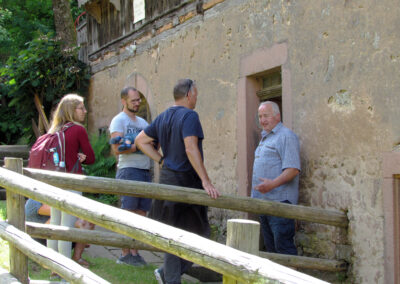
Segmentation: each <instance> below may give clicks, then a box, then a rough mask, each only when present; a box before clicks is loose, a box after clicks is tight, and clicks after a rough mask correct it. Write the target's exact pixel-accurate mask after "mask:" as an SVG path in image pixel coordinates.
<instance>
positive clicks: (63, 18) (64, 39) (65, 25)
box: [53, 0, 76, 49]
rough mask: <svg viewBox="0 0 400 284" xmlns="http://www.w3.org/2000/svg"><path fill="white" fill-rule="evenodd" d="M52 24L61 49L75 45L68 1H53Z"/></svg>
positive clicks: (74, 34)
mask: <svg viewBox="0 0 400 284" xmlns="http://www.w3.org/2000/svg"><path fill="white" fill-rule="evenodd" d="M53 12H54V24H55V26H56V32H57V37H58V38H59V39H60V40H61V44H62V48H63V49H65V48H70V47H73V46H75V45H76V32H75V28H74V21H73V19H72V14H71V7H70V4H69V0H53Z"/></svg>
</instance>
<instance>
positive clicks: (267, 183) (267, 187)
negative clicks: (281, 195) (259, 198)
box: [254, 178, 276, 193]
mask: <svg viewBox="0 0 400 284" xmlns="http://www.w3.org/2000/svg"><path fill="white" fill-rule="evenodd" d="M259 180H260V181H262V182H261V183H260V184H259V185H257V186H255V187H254V188H255V190H258V191H259V192H261V193H267V192H270V191H271V190H273V189H274V188H275V187H276V185H275V182H274V180H272V179H267V178H259Z"/></svg>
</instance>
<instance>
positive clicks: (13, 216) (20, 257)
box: [4, 158, 29, 284]
mask: <svg viewBox="0 0 400 284" xmlns="http://www.w3.org/2000/svg"><path fill="white" fill-rule="evenodd" d="M4 165H5V167H6V169H9V170H12V171H14V172H17V173H20V174H22V165H23V160H22V159H21V158H5V159H4ZM6 190H7V188H6ZM7 219H8V224H10V225H13V226H14V227H16V228H18V229H19V230H21V231H25V197H24V196H22V195H20V194H16V193H13V192H12V191H11V190H7ZM10 273H11V274H12V275H14V276H15V277H16V278H17V279H18V280H19V281H21V283H24V284H25V283H29V277H28V258H27V257H26V256H25V254H23V253H22V252H21V251H19V250H18V249H16V248H15V247H14V246H13V245H11V244H10Z"/></svg>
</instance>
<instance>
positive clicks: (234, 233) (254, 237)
mask: <svg viewBox="0 0 400 284" xmlns="http://www.w3.org/2000/svg"><path fill="white" fill-rule="evenodd" d="M259 239H260V223H258V222H256V221H252V220H244V219H231V220H228V223H227V237H226V245H227V246H229V247H233V248H235V249H238V250H241V251H244V252H247V253H250V254H253V255H257V256H258V252H259ZM240 283H241V282H238V281H236V280H234V279H232V278H229V277H227V276H225V275H224V276H223V284H240Z"/></svg>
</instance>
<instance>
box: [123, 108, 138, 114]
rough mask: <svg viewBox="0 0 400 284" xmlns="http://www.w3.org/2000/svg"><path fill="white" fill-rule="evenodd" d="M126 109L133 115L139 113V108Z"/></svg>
mask: <svg viewBox="0 0 400 284" xmlns="http://www.w3.org/2000/svg"><path fill="white" fill-rule="evenodd" d="M126 109H127V110H128V111H130V112H131V113H137V112H138V111H139V108H137V109H136V110H135V109H133V108H129V107H127V108H126Z"/></svg>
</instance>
